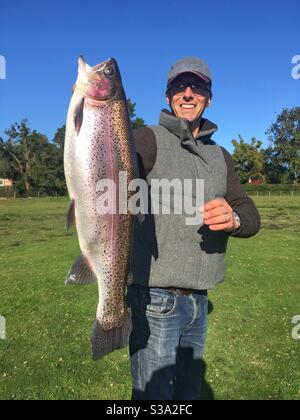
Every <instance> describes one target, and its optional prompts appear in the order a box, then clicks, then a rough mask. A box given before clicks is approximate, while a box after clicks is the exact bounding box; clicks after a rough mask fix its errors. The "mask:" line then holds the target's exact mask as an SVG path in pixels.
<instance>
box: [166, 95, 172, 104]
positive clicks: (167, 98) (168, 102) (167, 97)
mask: <svg viewBox="0 0 300 420" xmlns="http://www.w3.org/2000/svg"><path fill="white" fill-rule="evenodd" d="M166 101H167V104H168V105H171V103H170V98H169V95H168V93H166Z"/></svg>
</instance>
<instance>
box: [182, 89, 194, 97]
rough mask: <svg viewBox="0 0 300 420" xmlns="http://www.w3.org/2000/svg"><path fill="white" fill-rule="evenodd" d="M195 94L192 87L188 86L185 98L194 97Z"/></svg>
mask: <svg viewBox="0 0 300 420" xmlns="http://www.w3.org/2000/svg"><path fill="white" fill-rule="evenodd" d="M193 96H194V95H193V91H192V89H191V87H190V86H187V87H186V89H185V91H184V97H185V98H192V97H193Z"/></svg>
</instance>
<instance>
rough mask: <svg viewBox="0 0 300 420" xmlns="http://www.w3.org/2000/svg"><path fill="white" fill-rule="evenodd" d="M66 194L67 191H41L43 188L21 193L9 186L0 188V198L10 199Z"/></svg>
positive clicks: (61, 195)
mask: <svg viewBox="0 0 300 420" xmlns="http://www.w3.org/2000/svg"><path fill="white" fill-rule="evenodd" d="M66 195H67V191H62V192H61V193H58V192H57V191H43V190H32V191H30V192H26V193H23V194H20V193H18V192H17V191H15V190H13V189H11V188H0V199H2V200H3V199H11V198H43V197H63V196H66Z"/></svg>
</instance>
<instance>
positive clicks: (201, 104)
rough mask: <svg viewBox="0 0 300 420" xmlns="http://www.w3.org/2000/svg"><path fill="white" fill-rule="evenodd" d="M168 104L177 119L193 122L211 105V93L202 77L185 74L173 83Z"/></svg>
mask: <svg viewBox="0 0 300 420" xmlns="http://www.w3.org/2000/svg"><path fill="white" fill-rule="evenodd" d="M167 102H168V104H169V105H170V106H171V108H172V111H173V112H174V114H175V115H176V117H179V118H184V119H186V120H188V121H190V122H193V121H195V120H197V119H198V118H199V117H201V116H202V114H203V111H204V110H205V108H206V107H208V106H209V105H210V93H209V92H208V90H207V88H206V83H205V81H204V80H202V79H201V78H200V77H198V76H197V75H195V74H193V73H183V74H181V75H179V76H178V77H176V79H175V80H174V81H173V82H172V85H171V88H170V90H169V95H167Z"/></svg>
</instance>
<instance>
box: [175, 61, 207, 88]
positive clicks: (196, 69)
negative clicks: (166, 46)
mask: <svg viewBox="0 0 300 420" xmlns="http://www.w3.org/2000/svg"><path fill="white" fill-rule="evenodd" d="M182 73H194V74H196V75H197V76H199V77H200V78H201V79H203V80H204V81H205V82H206V83H207V84H208V87H209V89H211V86H212V75H211V71H210V69H209V67H208V65H207V64H206V63H205V62H204V61H202V60H200V59H199V58H197V57H185V58H182V59H181V60H179V61H176V63H175V64H173V65H172V66H171V68H170V71H169V74H168V83H167V89H169V87H170V85H171V83H172V82H173V80H174V79H175V78H176V77H177V76H179V75H180V74H182Z"/></svg>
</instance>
